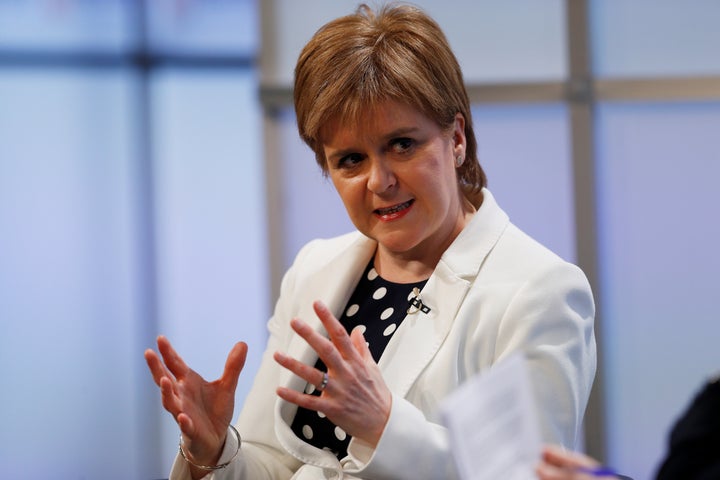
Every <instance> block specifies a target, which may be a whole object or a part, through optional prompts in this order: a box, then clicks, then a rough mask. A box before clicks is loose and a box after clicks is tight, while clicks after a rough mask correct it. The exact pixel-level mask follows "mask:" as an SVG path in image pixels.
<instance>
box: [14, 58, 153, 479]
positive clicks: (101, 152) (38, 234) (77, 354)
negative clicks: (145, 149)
mask: <svg viewBox="0 0 720 480" xmlns="http://www.w3.org/2000/svg"><path fill="white" fill-rule="evenodd" d="M0 104H2V108H0V231H1V232H2V240H0V242H1V243H2V248H0V316H1V317H2V320H1V321H0V378H2V379H3V385H2V388H0V404H1V405H2V409H1V410H0V424H2V428H0V463H1V464H2V466H3V467H2V469H3V477H6V478H108V479H118V480H120V479H127V478H144V477H148V475H149V474H148V470H147V468H148V466H147V465H145V466H143V465H140V456H141V455H142V454H141V453H140V451H139V449H138V448H137V446H138V445H142V446H143V449H145V447H150V448H152V445H150V446H148V445H146V444H145V443H143V442H142V440H141V439H142V438H145V436H144V435H142V433H143V427H142V426H141V425H140V422H139V420H138V419H139V417H138V415H139V412H140V410H142V408H143V407H142V405H140V403H139V402H142V401H144V400H145V399H144V398H140V396H138V378H142V379H143V380H145V379H146V376H147V374H146V372H145V371H144V370H145V367H144V366H143V365H142V358H141V355H142V346H141V345H138V344H137V342H136V335H137V329H138V328H139V327H140V326H139V325H138V324H137V318H138V304H137V295H136V291H135V290H134V285H133V284H132V281H133V279H134V278H135V277H136V276H137V275H138V272H137V270H136V267H137V262H136V252H135V239H136V234H137V232H136V225H135V223H134V218H133V211H134V205H133V198H134V195H133V185H134V183H135V181H136V179H134V178H133V176H132V175H133V173H132V162H131V155H132V153H133V152H132V151H131V143H130V140H131V138H132V131H131V128H132V127H131V123H130V119H131V118H132V116H133V115H132V113H133V112H132V111H131V107H132V105H133V102H132V78H131V77H130V76H129V75H127V74H118V73H107V72H103V73H98V72H93V73H88V72H83V73H75V72H61V73H58V72H41V73H38V72H37V71H32V72H24V71H8V70H5V71H3V74H2V75H1V76H0ZM139 375H142V377H139Z"/></svg>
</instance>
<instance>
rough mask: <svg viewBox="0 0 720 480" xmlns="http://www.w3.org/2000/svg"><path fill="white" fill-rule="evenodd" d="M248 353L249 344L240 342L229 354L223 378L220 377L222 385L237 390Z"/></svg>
mask: <svg viewBox="0 0 720 480" xmlns="http://www.w3.org/2000/svg"><path fill="white" fill-rule="evenodd" d="M247 351H248V346H247V344H246V343H245V342H238V343H236V344H235V345H234V346H233V348H232V350H230V353H229V354H228V357H227V360H226V361H225V370H223V374H222V377H220V383H222V384H223V385H225V386H226V387H227V388H229V389H230V390H235V388H237V383H238V378H240V372H242V369H243V367H244V366H245V360H246V359H247Z"/></svg>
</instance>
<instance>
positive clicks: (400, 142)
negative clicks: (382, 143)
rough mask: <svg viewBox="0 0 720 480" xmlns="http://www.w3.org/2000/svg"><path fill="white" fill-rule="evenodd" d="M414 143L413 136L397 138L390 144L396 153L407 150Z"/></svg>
mask: <svg viewBox="0 0 720 480" xmlns="http://www.w3.org/2000/svg"><path fill="white" fill-rule="evenodd" d="M414 144H415V142H414V141H413V139H411V138H396V139H394V140H393V141H392V142H390V146H391V147H392V149H393V151H394V152H396V153H403V152H407V151H408V150H410V149H411V148H412V146H413V145H414Z"/></svg>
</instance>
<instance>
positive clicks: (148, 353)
mask: <svg viewBox="0 0 720 480" xmlns="http://www.w3.org/2000/svg"><path fill="white" fill-rule="evenodd" d="M144 357H145V363H147V365H148V368H149V369H150V373H151V374H152V377H153V381H155V385H157V386H158V387H159V386H160V380H161V379H162V378H163V377H167V376H168V375H170V372H168V371H167V369H166V368H165V365H164V364H163V363H162V360H160V357H158V354H157V353H155V352H154V351H153V350H151V349H149V348H148V349H147V350H145V354H144Z"/></svg>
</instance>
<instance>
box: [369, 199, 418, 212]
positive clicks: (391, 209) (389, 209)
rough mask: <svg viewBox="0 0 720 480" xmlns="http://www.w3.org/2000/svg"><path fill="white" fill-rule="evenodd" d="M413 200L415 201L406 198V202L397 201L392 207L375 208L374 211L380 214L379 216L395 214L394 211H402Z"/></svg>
mask: <svg viewBox="0 0 720 480" xmlns="http://www.w3.org/2000/svg"><path fill="white" fill-rule="evenodd" d="M414 201H415V200H408V201H407V202H404V203H398V204H397V205H393V206H392V207H387V208H377V209H375V213H376V214H378V215H380V216H387V215H394V214H396V213H398V212H402V211H403V210H405V209H406V208H409V207H410V205H412V203H413V202H414Z"/></svg>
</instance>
